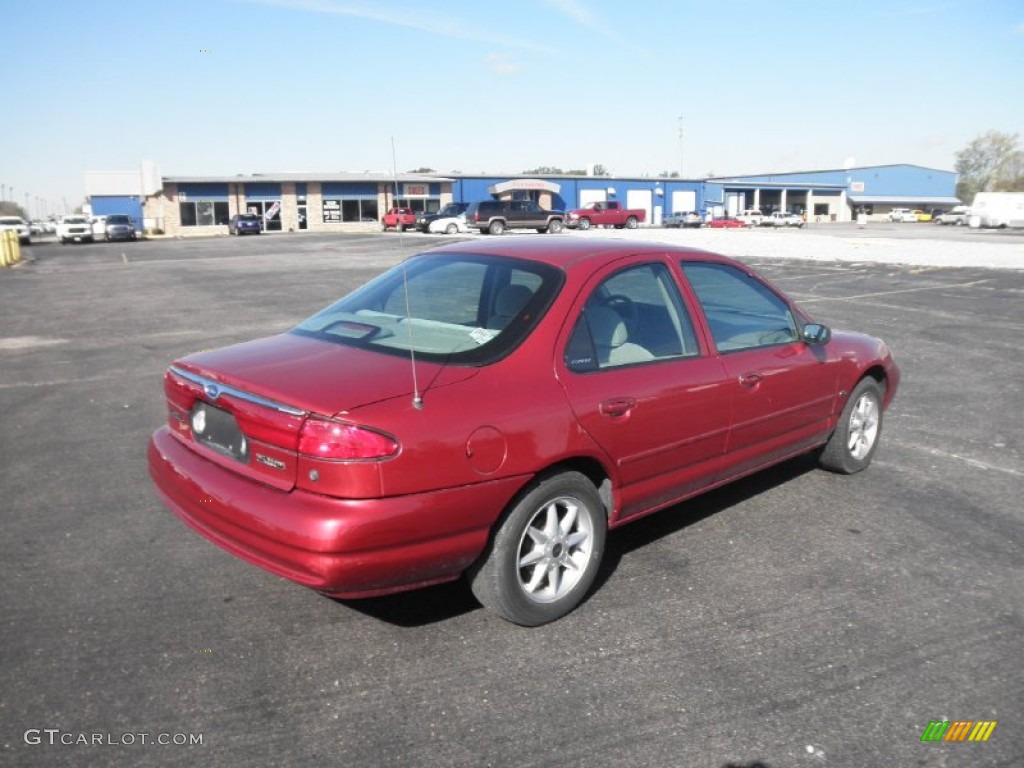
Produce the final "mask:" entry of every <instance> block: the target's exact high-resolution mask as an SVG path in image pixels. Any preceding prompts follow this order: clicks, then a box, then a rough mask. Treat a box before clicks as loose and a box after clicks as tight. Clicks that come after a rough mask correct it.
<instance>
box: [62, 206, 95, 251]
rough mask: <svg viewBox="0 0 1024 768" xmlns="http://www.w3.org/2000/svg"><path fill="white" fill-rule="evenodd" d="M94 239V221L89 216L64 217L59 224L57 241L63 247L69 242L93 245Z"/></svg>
mask: <svg viewBox="0 0 1024 768" xmlns="http://www.w3.org/2000/svg"><path fill="white" fill-rule="evenodd" d="M94 239H95V236H94V235H93V230H92V221H91V220H90V219H89V217H88V216H84V215H79V214H74V215H71V216H63V217H61V220H60V223H58V224H57V240H58V241H59V242H60V244H61V245H64V244H65V243H68V242H72V243H74V242H78V243H91V242H93V240H94Z"/></svg>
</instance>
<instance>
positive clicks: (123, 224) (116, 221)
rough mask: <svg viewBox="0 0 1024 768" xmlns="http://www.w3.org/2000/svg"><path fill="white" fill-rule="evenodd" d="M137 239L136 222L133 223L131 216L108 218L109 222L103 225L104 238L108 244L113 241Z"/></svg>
mask: <svg viewBox="0 0 1024 768" xmlns="http://www.w3.org/2000/svg"><path fill="white" fill-rule="evenodd" d="M136 237H137V235H136V233H135V222H133V221H132V218H131V216H123V215H121V214H115V215H113V216H107V220H106V222H105V223H104V225H103V238H104V239H105V240H106V241H107V242H110V241H111V240H134V239H135V238H136Z"/></svg>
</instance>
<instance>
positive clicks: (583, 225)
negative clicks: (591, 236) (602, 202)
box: [577, 218, 590, 229]
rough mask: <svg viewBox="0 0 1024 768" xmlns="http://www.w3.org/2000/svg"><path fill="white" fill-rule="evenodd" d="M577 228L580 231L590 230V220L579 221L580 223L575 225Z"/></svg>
mask: <svg viewBox="0 0 1024 768" xmlns="http://www.w3.org/2000/svg"><path fill="white" fill-rule="evenodd" d="M577 226H578V227H579V228H580V229H590V219H587V218H583V219H580V223H579V224H577Z"/></svg>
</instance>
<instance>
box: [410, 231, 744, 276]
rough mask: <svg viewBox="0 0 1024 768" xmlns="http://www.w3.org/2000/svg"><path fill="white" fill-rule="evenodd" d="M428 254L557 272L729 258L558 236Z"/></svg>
mask: <svg viewBox="0 0 1024 768" xmlns="http://www.w3.org/2000/svg"><path fill="white" fill-rule="evenodd" d="M427 253H460V254H476V255H481V256H505V257H508V258H513V259H526V260H529V261H538V262H541V263H543V264H550V265H552V266H555V267H558V268H560V269H568V268H570V267H573V268H574V269H575V268H576V267H577V266H578V265H580V264H589V265H592V266H593V267H595V268H596V267H599V266H600V265H602V264H607V263H609V262H611V261H614V260H616V259H618V258H622V257H624V256H632V255H635V254H641V253H649V254H665V253H667V254H675V255H678V256H680V257H685V258H686V259H688V260H691V261H722V262H729V263H735V262H733V260H732V259H730V258H728V257H726V256H721V255H719V254H717V253H711V252H709V251H701V250H699V249H696V248H684V247H681V246H673V245H665V244H664V243H651V242H645V241H640V240H596V239H589V238H588V239H583V238H579V239H576V238H563V237H561V236H558V235H525V236H522V237H505V236H502V237H495V238H493V239H485V238H481V239H474V240H468V241H464V242H461V243H454V244H451V245H443V246H439V247H437V248H433V249H431V250H430V251H427Z"/></svg>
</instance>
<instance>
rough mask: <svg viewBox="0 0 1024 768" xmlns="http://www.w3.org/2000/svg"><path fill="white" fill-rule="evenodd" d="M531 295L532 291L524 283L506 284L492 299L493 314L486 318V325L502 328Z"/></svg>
mask: <svg viewBox="0 0 1024 768" xmlns="http://www.w3.org/2000/svg"><path fill="white" fill-rule="evenodd" d="M532 297H533V291H531V290H530V289H529V288H527V287H526V286H525V285H518V284H515V283H513V284H512V285H506V286H505V287H504V288H502V289H501V290H500V291H498V296H497V298H496V299H495V300H494V314H492V315H491V316H490V317H489V318H487V327H488V328H492V329H496V330H499V331H500V330H502V329H504V327H505V326H506V325H508V324H509V323H510V322H512V319H513V318H514V317H515V316H516V315H518V314H519V313H520V312H521V311H522V310H523V307H525V306H526V303H527V302H528V301H529V300H530V299H531V298H532Z"/></svg>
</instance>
